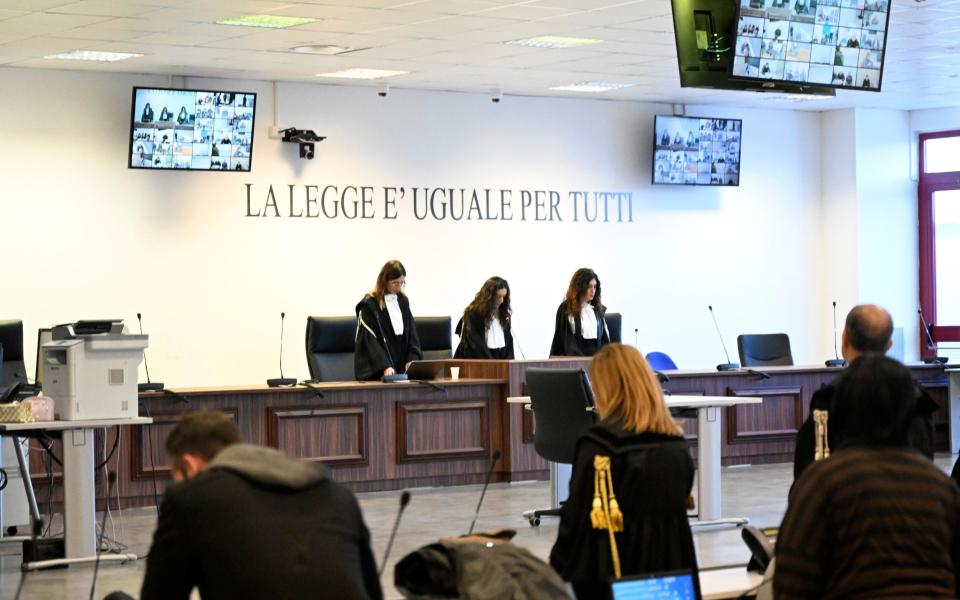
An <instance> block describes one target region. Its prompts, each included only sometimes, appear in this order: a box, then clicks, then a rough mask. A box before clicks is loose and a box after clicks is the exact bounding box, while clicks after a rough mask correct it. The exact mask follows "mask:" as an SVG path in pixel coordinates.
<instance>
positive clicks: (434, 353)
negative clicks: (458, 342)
mask: <svg viewBox="0 0 960 600" xmlns="http://www.w3.org/2000/svg"><path fill="white" fill-rule="evenodd" d="M413 320H414V323H415V324H416V326H417V335H418V336H420V349H421V350H423V359H424V360H440V359H444V358H452V357H453V341H452V340H453V338H452V336H451V334H450V317H414V319H413Z"/></svg>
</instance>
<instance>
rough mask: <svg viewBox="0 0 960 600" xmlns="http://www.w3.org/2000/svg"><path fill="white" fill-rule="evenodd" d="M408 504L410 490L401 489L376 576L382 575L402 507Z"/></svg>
mask: <svg viewBox="0 0 960 600" xmlns="http://www.w3.org/2000/svg"><path fill="white" fill-rule="evenodd" d="M408 504H410V492H408V491H407V490H403V493H402V494H400V510H398V511H397V519H396V520H395V521H394V522H393V531H391V532H390V540H389V541H388V542H387V549H386V550H384V551H383V561H382V562H381V563H380V569H378V570H377V577H379V576H380V575H383V570H384V569H385V568H387V557H389V556H390V549H391V548H393V538H394V537H396V535H397V528H398V527H400V517H402V516H403V509H405V508H406V507H407V505H408Z"/></svg>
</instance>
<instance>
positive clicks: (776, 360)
mask: <svg viewBox="0 0 960 600" xmlns="http://www.w3.org/2000/svg"><path fill="white" fill-rule="evenodd" d="M737 351H738V352H739V353H740V364H741V365H743V366H744V367H768V366H769V367H773V366H791V365H793V354H792V353H791V352H790V336H788V335H787V334H785V333H754V334H743V335H738V336H737Z"/></svg>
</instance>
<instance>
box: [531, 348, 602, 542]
mask: <svg viewBox="0 0 960 600" xmlns="http://www.w3.org/2000/svg"><path fill="white" fill-rule="evenodd" d="M526 379H527V390H529V393H530V403H531V408H532V409H533V416H534V419H535V427H534V432H533V447H534V448H535V449H536V450H537V454H539V455H540V456H542V457H543V458H545V459H546V460H548V461H550V484H551V485H550V500H551V504H553V507H552V508H548V509H543V510H533V511H526V512H525V513H523V516H524V517H526V518H527V519H528V520H529V521H530V524H531V525H539V524H540V517H542V516H559V515H560V509H559V502H558V500H559V498H560V496H561V492H562V491H565V489H566V488H567V487H569V481H559V480H558V475H559V470H558V468H557V465H558V464H563V465H572V464H573V460H574V458H575V457H576V451H577V440H579V439H580V436H581V435H583V434H584V433H586V431H587V430H588V429H590V427H592V426H593V424H594V422H595V418H594V414H595V413H594V412H593V411H592V410H588V409H592V407H593V392H592V390H591V389H590V383H589V381H588V380H587V374H586V372H585V371H584V370H583V369H549V368H536V367H531V368H529V369H527V371H526ZM567 479H569V475H567ZM560 487H563V488H564V490H561V489H559V488H560Z"/></svg>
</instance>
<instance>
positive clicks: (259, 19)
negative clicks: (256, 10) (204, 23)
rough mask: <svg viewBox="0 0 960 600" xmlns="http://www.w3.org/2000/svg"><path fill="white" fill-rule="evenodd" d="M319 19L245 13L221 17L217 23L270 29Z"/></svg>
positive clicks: (304, 23)
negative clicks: (231, 17)
mask: <svg viewBox="0 0 960 600" xmlns="http://www.w3.org/2000/svg"><path fill="white" fill-rule="evenodd" d="M317 21H319V19H311V18H309V17H282V16H280V15H244V16H242V17H236V18H234V19H220V20H219V21H216V24H217V25H240V26H243V27H266V28H268V29H284V28H286V27H295V26H297V25H306V24H307V23H316V22H317Z"/></svg>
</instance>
